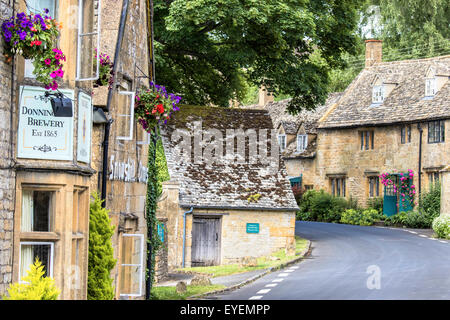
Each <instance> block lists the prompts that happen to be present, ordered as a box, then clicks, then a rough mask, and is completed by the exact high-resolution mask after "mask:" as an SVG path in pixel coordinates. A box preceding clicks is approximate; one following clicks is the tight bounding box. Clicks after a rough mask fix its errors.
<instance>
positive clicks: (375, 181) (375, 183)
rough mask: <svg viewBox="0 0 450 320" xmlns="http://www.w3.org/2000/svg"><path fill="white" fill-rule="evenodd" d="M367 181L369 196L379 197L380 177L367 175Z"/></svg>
mask: <svg viewBox="0 0 450 320" xmlns="http://www.w3.org/2000/svg"><path fill="white" fill-rule="evenodd" d="M367 182H368V184H369V188H368V191H369V198H378V197H380V178H379V177H378V176H368V177H367Z"/></svg>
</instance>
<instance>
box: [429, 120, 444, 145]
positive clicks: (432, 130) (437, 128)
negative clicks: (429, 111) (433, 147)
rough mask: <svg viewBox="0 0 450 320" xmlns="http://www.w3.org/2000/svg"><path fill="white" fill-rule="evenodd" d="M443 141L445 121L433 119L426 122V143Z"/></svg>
mask: <svg viewBox="0 0 450 320" xmlns="http://www.w3.org/2000/svg"><path fill="white" fill-rule="evenodd" d="M442 142H445V121H444V120H435V121H429V122H428V143H442Z"/></svg>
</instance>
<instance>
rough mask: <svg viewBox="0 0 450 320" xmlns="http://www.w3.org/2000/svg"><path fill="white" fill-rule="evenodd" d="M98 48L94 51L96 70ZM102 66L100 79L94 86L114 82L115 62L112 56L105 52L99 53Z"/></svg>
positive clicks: (109, 84)
mask: <svg viewBox="0 0 450 320" xmlns="http://www.w3.org/2000/svg"><path fill="white" fill-rule="evenodd" d="M98 54H99V53H98V51H97V49H95V52H94V70H97V55H98ZM99 58H100V59H99V60H100V67H99V77H98V80H97V81H96V82H95V83H94V87H102V86H111V85H112V84H113V82H114V75H113V67H114V63H113V62H112V61H111V58H110V57H109V56H108V55H107V54H105V53H100V54H99Z"/></svg>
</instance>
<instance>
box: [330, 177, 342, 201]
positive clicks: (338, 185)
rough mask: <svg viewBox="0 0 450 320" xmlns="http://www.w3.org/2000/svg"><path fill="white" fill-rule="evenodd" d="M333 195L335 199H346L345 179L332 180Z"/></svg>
mask: <svg viewBox="0 0 450 320" xmlns="http://www.w3.org/2000/svg"><path fill="white" fill-rule="evenodd" d="M330 180H331V181H330V183H331V194H332V195H333V196H335V197H345V178H344V177H342V178H330Z"/></svg>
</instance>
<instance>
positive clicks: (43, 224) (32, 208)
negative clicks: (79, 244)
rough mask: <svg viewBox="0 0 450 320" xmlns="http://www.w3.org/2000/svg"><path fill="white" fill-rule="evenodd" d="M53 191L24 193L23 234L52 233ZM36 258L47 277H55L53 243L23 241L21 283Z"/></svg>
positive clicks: (25, 190) (21, 247)
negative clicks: (42, 266)
mask: <svg viewBox="0 0 450 320" xmlns="http://www.w3.org/2000/svg"><path fill="white" fill-rule="evenodd" d="M54 198H55V193H54V192H53V191H41V190H29V189H24V190H23V191H22V215H21V219H20V231H21V232H23V233H33V232H40V233H42V232H52V231H53V219H54V202H55V201H54ZM36 258H38V259H39V261H41V262H42V264H43V265H44V272H45V276H49V277H52V275H53V273H52V272H53V242H31V241H27V240H24V239H22V240H21V241H20V252H19V281H21V279H22V278H23V277H24V276H26V275H27V270H28V269H29V267H30V265H32V264H33V263H34V262H35V260H36Z"/></svg>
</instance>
